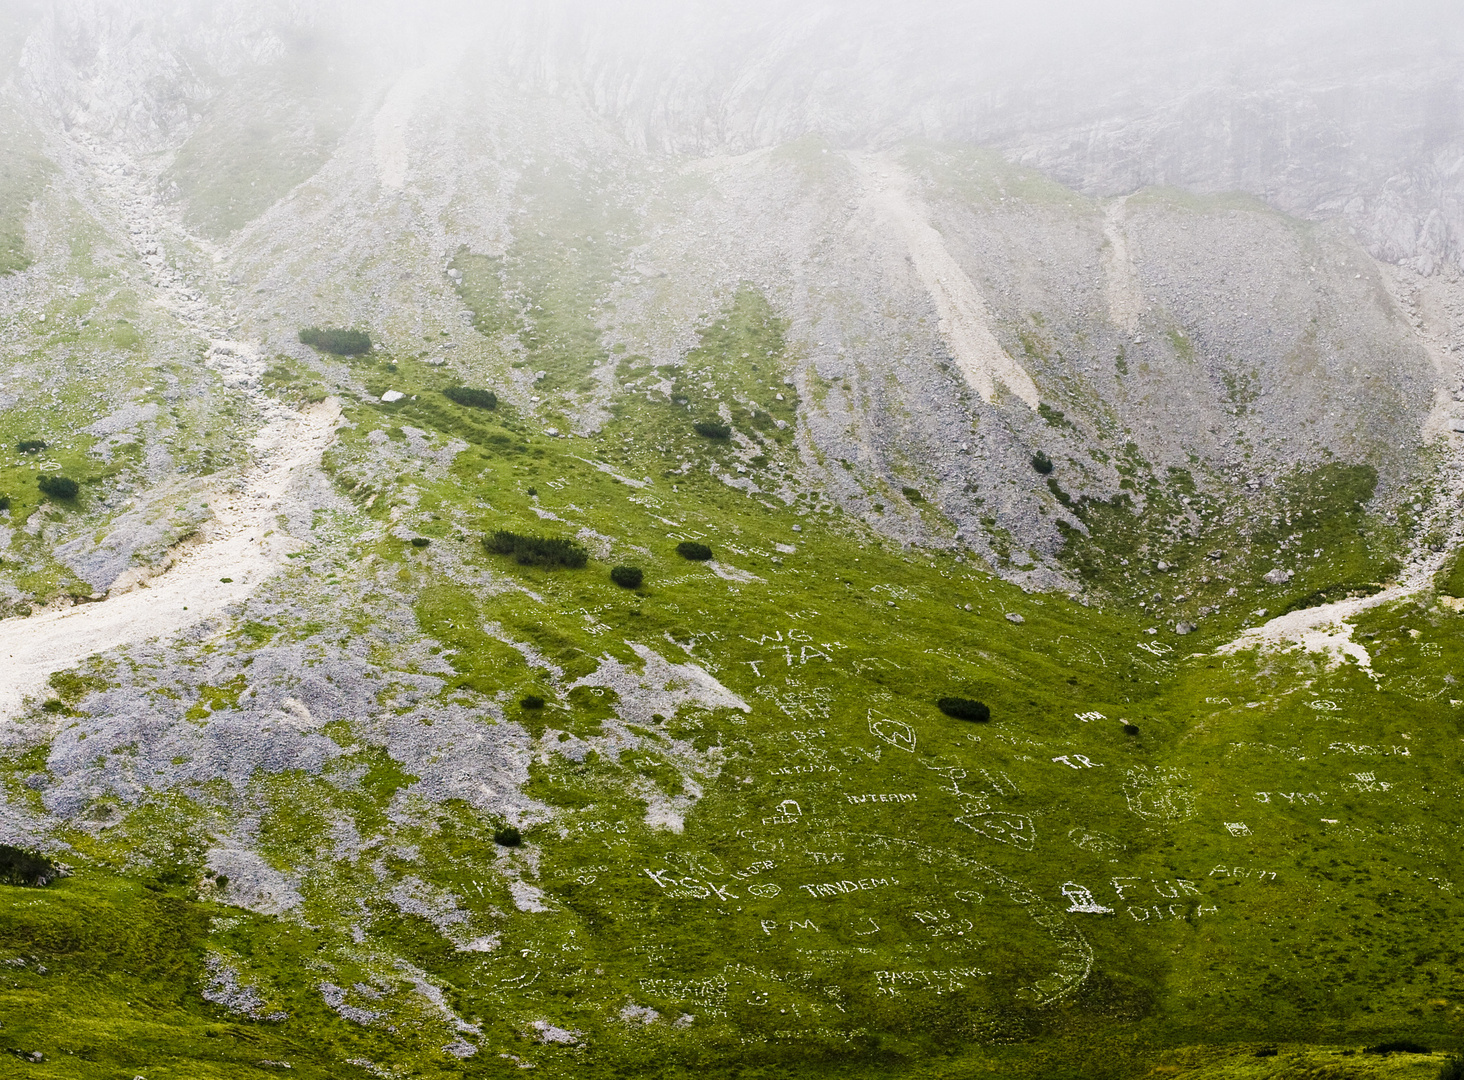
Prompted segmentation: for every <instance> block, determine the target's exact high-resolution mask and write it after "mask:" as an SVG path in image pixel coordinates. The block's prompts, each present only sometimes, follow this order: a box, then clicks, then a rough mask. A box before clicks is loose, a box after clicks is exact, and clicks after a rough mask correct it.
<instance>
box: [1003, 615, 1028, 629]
mask: <svg viewBox="0 0 1464 1080" xmlns="http://www.w3.org/2000/svg"><path fill="white" fill-rule="evenodd" d="M1006 618H1007V622H1009V623H1016V624H1017V625H1018V626H1021V625H1022V623H1024V622H1026V621H1027V620H1026V619H1024V618H1022V617H1021V616H1020V615H1018V614H1017V613H1016V612H1015V611H1008V612H1007V617H1006Z"/></svg>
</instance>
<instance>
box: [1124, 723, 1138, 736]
mask: <svg viewBox="0 0 1464 1080" xmlns="http://www.w3.org/2000/svg"><path fill="white" fill-rule="evenodd" d="M1123 733H1124V734H1125V735H1137V734H1138V733H1139V725H1138V724H1125V725H1124V726H1123Z"/></svg>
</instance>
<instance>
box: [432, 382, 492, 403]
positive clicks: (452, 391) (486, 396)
mask: <svg viewBox="0 0 1464 1080" xmlns="http://www.w3.org/2000/svg"><path fill="white" fill-rule="evenodd" d="M442 396H443V397H445V398H447V400H448V401H452V402H455V403H457V404H458V405H466V406H467V407H468V408H470V409H496V408H498V395H497V394H495V393H494V392H493V391H492V390H474V389H473V388H472V387H469V386H449V387H448V388H447V389H446V390H444V391H443V392H442Z"/></svg>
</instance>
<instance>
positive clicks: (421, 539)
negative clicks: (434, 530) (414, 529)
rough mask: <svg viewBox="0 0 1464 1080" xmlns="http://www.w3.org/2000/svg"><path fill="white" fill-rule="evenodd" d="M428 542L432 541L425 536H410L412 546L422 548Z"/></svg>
mask: <svg viewBox="0 0 1464 1080" xmlns="http://www.w3.org/2000/svg"><path fill="white" fill-rule="evenodd" d="M430 543H432V541H431V540H429V539H427V537H425V536H414V537H412V546H413V547H414V548H424V547H426V546H427V545H428V544H430Z"/></svg>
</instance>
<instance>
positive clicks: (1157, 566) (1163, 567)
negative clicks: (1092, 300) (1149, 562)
mask: <svg viewBox="0 0 1464 1080" xmlns="http://www.w3.org/2000/svg"><path fill="white" fill-rule="evenodd" d="M1154 569H1155V570H1158V571H1159V572H1160V573H1161V574H1162V573H1164V571H1166V570H1168V569H1169V564H1168V563H1167V562H1165V561H1164V560H1163V559H1160V560H1159V561H1158V562H1156V563H1155V564H1154Z"/></svg>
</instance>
